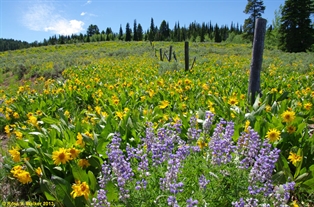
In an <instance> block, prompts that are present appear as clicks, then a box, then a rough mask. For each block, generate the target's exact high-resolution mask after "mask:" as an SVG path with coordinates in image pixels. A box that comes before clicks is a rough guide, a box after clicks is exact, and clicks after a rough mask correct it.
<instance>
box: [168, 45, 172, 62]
mask: <svg viewBox="0 0 314 207" xmlns="http://www.w3.org/2000/svg"><path fill="white" fill-rule="evenodd" d="M171 54H172V46H170V48H169V59H168V61H169V62H170V61H171Z"/></svg>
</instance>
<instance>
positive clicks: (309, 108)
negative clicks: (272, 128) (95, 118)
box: [13, 103, 312, 116]
mask: <svg viewBox="0 0 314 207" xmlns="http://www.w3.org/2000/svg"><path fill="white" fill-rule="evenodd" d="M303 107H304V109H305V110H308V111H309V110H311V108H312V104H311V103H306V104H304V105H303ZM13 116H14V114H13Z"/></svg>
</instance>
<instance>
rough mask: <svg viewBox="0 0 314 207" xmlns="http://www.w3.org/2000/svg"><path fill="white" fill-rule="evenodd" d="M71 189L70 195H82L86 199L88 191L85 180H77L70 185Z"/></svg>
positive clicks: (74, 196)
mask: <svg viewBox="0 0 314 207" xmlns="http://www.w3.org/2000/svg"><path fill="white" fill-rule="evenodd" d="M72 189H73V191H72V192H71V196H72V197H73V198H76V197H80V196H84V197H85V199H86V200H87V199H88V196H89V194H90V191H89V186H88V185H87V183H86V182H83V183H81V181H77V182H76V183H75V184H73V185H72Z"/></svg>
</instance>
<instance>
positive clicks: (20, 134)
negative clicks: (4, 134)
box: [14, 131, 23, 139]
mask: <svg viewBox="0 0 314 207" xmlns="http://www.w3.org/2000/svg"><path fill="white" fill-rule="evenodd" d="M14 134H15V136H16V138H17V139H22V137H23V134H22V132H20V131H14Z"/></svg>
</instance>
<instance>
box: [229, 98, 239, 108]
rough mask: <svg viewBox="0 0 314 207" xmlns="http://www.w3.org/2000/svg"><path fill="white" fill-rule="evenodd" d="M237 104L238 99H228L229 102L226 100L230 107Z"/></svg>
mask: <svg viewBox="0 0 314 207" xmlns="http://www.w3.org/2000/svg"><path fill="white" fill-rule="evenodd" d="M238 103H239V102H238V99H237V98H236V97H230V98H229V100H228V104H229V105H231V106H235V105H237V104H238Z"/></svg>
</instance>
